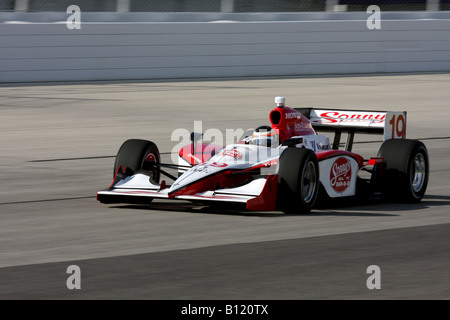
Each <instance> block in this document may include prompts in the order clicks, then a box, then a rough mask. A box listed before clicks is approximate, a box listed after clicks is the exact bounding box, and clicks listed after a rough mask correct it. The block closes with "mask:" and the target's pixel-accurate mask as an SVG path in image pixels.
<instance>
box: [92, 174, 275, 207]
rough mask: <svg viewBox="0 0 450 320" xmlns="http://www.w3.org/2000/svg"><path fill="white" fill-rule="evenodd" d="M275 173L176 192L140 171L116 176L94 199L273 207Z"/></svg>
mask: <svg viewBox="0 0 450 320" xmlns="http://www.w3.org/2000/svg"><path fill="white" fill-rule="evenodd" d="M277 186H278V175H269V176H267V178H260V179H255V180H253V181H251V182H250V183H248V184H246V185H243V186H240V187H236V188H226V189H217V190H211V191H206V192H201V193H197V194H193V195H191V194H183V193H182V192H176V195H174V194H171V193H170V192H169V190H170V188H169V187H168V186H166V183H165V182H164V181H163V182H162V183H161V184H160V185H158V184H154V183H152V182H151V180H150V179H149V176H147V175H145V174H141V173H137V174H134V175H132V176H129V177H125V178H123V179H119V178H118V177H116V179H115V181H114V182H113V184H112V185H111V187H109V188H108V189H106V190H102V191H99V192H97V200H98V201H100V202H101V203H105V204H108V203H131V204H148V203H150V202H151V201H152V200H153V199H158V198H159V199H173V200H189V201H199V202H210V201H219V202H234V203H243V204H245V205H246V208H247V209H248V210H261V211H262V210H275V209H276V198H277Z"/></svg>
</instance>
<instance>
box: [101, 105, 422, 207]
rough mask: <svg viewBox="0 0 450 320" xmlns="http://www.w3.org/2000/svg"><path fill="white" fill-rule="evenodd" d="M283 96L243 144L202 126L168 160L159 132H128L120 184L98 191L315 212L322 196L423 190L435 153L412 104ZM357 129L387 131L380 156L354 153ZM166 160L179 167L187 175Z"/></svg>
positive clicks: (407, 194) (409, 197)
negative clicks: (319, 101) (412, 114)
mask: <svg viewBox="0 0 450 320" xmlns="http://www.w3.org/2000/svg"><path fill="white" fill-rule="evenodd" d="M275 103H276V108H274V109H273V110H271V112H270V113H269V121H270V124H271V125H270V126H268V125H263V126H259V127H257V128H256V129H255V130H254V131H252V132H251V133H247V134H245V135H244V136H243V137H242V139H240V140H239V141H238V142H237V143H233V144H230V145H227V146H219V145H211V144H206V143H203V142H202V140H201V137H202V133H195V132H193V133H192V134H191V137H190V144H188V145H186V146H183V147H182V148H181V149H180V150H179V153H178V163H177V164H174V163H162V162H161V157H160V153H159V150H158V147H157V146H156V144H155V143H153V142H151V141H147V140H139V139H131V140H127V141H125V142H124V143H123V144H122V146H121V147H120V149H119V151H118V153H117V156H116V159H115V165H114V179H113V183H112V184H111V186H110V187H109V188H107V189H105V190H102V191H99V192H98V193H97V200H98V201H100V202H102V203H105V204H109V203H130V204H150V203H151V202H152V200H153V199H172V200H188V201H192V202H200V203H205V204H213V203H234V204H241V205H243V206H245V208H246V209H248V210H257V211H266V210H268V211H273V210H281V211H283V212H285V213H308V212H310V210H311V209H312V208H314V206H315V205H318V199H320V200H319V202H320V201H328V200H329V199H344V198H349V199H351V198H352V197H355V196H361V195H362V196H380V197H382V198H383V199H389V200H391V201H399V202H419V201H420V200H421V199H422V198H423V196H424V194H425V191H426V188H427V184H428V176H429V160H428V152H427V148H426V147H425V145H424V144H423V143H422V142H420V141H418V140H409V139H406V115H407V114H406V112H405V111H396V112H393V111H383V112H382V111H361V110H359V111H358V110H343V109H315V108H291V107H287V106H286V105H285V98H284V97H276V98H275ZM318 132H325V133H328V134H329V135H330V134H331V136H330V137H329V136H327V135H325V134H319V133H318ZM343 133H344V134H346V137H347V139H346V141H345V142H341V140H342V139H341V137H342V134H343ZM356 133H364V134H380V135H383V137H384V139H383V140H384V142H383V143H382V145H381V147H380V149H379V151H378V154H377V155H376V156H374V157H370V158H369V159H364V157H363V156H361V155H359V154H357V153H354V152H352V147H353V140H354V136H355V134H356ZM330 139H332V141H330ZM166 168H175V169H177V170H178V172H179V175H178V177H176V176H174V175H172V174H170V173H168V172H167V171H166ZM162 176H165V177H167V178H168V179H170V180H171V181H172V183H170V184H169V183H168V182H167V181H166V180H163V179H161V177H162Z"/></svg>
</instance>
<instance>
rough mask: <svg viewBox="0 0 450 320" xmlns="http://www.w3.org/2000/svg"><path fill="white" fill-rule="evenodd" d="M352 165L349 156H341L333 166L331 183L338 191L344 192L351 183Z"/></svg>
mask: <svg viewBox="0 0 450 320" xmlns="http://www.w3.org/2000/svg"><path fill="white" fill-rule="evenodd" d="M351 179H352V165H351V163H350V161H349V160H347V158H344V157H340V158H338V159H336V161H335V162H334V163H333V165H332V166H331V172H330V185H331V187H332V188H333V189H334V190H335V191H336V192H344V191H345V190H346V189H347V188H348V187H349V186H350V183H351Z"/></svg>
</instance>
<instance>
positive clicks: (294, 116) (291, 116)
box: [285, 112, 300, 119]
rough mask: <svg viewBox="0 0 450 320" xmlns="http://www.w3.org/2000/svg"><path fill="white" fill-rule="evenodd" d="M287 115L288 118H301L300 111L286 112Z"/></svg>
mask: <svg viewBox="0 0 450 320" xmlns="http://www.w3.org/2000/svg"><path fill="white" fill-rule="evenodd" d="M285 115H286V119H298V118H300V115H299V114H298V113H295V112H289V113H285Z"/></svg>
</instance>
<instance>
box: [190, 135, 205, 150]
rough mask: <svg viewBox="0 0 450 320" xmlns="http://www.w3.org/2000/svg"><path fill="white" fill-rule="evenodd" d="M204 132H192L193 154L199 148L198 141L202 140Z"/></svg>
mask: <svg viewBox="0 0 450 320" xmlns="http://www.w3.org/2000/svg"><path fill="white" fill-rule="evenodd" d="M202 138H203V133H201V132H191V142H192V150H191V153H192V155H195V150H197V141H199V140H202Z"/></svg>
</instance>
